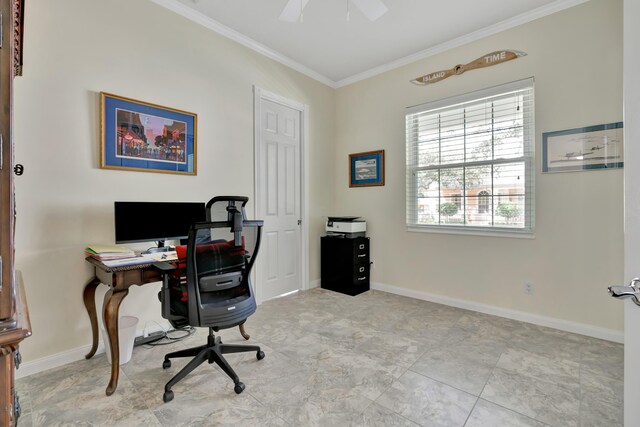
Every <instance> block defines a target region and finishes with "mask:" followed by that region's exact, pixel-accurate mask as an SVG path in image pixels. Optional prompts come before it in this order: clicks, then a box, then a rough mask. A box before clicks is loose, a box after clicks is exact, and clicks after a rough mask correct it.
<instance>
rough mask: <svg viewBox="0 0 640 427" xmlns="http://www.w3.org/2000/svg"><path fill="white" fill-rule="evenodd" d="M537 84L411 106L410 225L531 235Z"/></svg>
mask: <svg viewBox="0 0 640 427" xmlns="http://www.w3.org/2000/svg"><path fill="white" fill-rule="evenodd" d="M533 112H534V104H533V79H527V80H521V81H517V82H513V83H509V84H506V85H502V86H498V87H494V88H490V89H485V90H482V91H478V92H473V93H470V94H466V95H462V96H459V97H455V98H449V99H446V100H441V101H435V102H432V103H428V104H423V105H418V106H416V107H411V108H409V109H407V114H406V161H407V164H406V166H407V169H406V174H407V176H406V179H407V193H406V199H407V225H408V226H409V227H410V228H423V229H429V228H437V229H456V230H462V229H464V230H477V231H488V230H495V231H509V232H516V233H517V232H522V233H531V232H532V231H533V223H534V221H533V220H534V218H533V214H534V208H533V200H534V197H533V194H534V192H533V175H534V174H533V148H532V147H533V134H534V133H533V132H534V123H533Z"/></svg>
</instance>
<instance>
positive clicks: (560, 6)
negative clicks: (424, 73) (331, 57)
mask: <svg viewBox="0 0 640 427" xmlns="http://www.w3.org/2000/svg"><path fill="white" fill-rule="evenodd" d="M587 1H589V0H558V1H555V2H553V3H549V4H548V5H545V6H542V7H539V8H537V9H533V10H530V11H529V12H525V13H522V14H520V15H517V16H514V17H513V18H509V19H506V20H504V21H501V22H498V23H497V24H494V25H490V26H488V27H485V28H482V29H480V30H477V31H474V32H471V33H468V34H465V35H463V36H460V37H457V38H455V39H452V40H449V41H446V42H444V43H440V44H438V45H436V46H433V47H431V48H429V49H425V50H422V51H420V52H416V53H414V54H412V55H409V56H405V57H403V58H400V59H397V60H395V61H392V62H388V63H386V64H384V65H380V66H378V67H374V68H372V69H370V70H367V71H364V72H362V73H358V74H354V75H353V76H351V77H347V78H346V79H342V80H339V81H337V82H334V86H335V87H336V88H341V87H344V86H348V85H350V84H353V83H357V82H359V81H362V80H366V79H368V78H371V77H374V76H377V75H379V74H382V73H386V72H387V71H391V70H395V69H396V68H400V67H402V66H404V65H408V64H412V63H414V62H417V61H419V60H421V59H425V58H429V57H431V56H434V55H437V54H439V53H442V52H446V51H447V50H450V49H453V48H456V47H460V46H463V45H465V44H468V43H472V42H475V41H477V40H480V39H483V38H485V37H488V36H491V35H494V34H497V33H500V32H502V31H505V30H508V29H511V28H514V27H517V26H519V25H522V24H526V23H528V22H531V21H535V20H536V19H540V18H543V17H545V16H547V15H552V14H554V13H556V12H560V11H562V10H565V9H569V8H571V7H574V6H577V5H579V4H582V3H586V2H587Z"/></svg>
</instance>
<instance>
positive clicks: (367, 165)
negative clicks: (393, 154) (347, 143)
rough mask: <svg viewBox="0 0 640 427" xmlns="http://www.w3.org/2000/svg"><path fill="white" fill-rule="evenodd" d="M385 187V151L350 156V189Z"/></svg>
mask: <svg viewBox="0 0 640 427" xmlns="http://www.w3.org/2000/svg"><path fill="white" fill-rule="evenodd" d="M376 185H384V150H378V151H367V152H365V153H355V154H349V187H371V186H376Z"/></svg>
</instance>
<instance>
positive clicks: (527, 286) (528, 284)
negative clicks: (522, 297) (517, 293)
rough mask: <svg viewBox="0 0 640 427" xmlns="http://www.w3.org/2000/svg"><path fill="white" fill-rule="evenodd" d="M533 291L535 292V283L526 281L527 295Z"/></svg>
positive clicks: (525, 291)
mask: <svg viewBox="0 0 640 427" xmlns="http://www.w3.org/2000/svg"><path fill="white" fill-rule="evenodd" d="M533 292H534V289H533V283H531V282H524V293H525V294H527V295H533Z"/></svg>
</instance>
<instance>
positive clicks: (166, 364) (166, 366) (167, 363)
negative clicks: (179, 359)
mask: <svg viewBox="0 0 640 427" xmlns="http://www.w3.org/2000/svg"><path fill="white" fill-rule="evenodd" d="M170 367H171V360H169V359H167V360H165V361H164V362H162V369H167V368H170Z"/></svg>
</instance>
